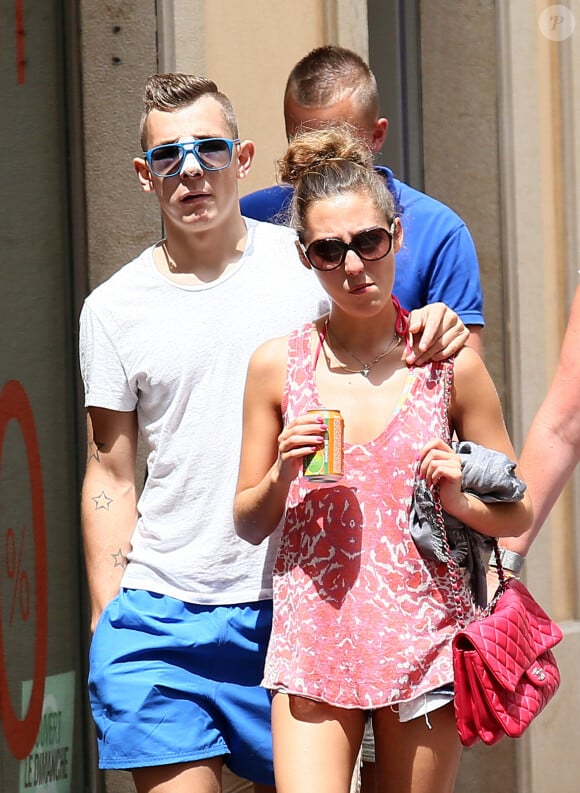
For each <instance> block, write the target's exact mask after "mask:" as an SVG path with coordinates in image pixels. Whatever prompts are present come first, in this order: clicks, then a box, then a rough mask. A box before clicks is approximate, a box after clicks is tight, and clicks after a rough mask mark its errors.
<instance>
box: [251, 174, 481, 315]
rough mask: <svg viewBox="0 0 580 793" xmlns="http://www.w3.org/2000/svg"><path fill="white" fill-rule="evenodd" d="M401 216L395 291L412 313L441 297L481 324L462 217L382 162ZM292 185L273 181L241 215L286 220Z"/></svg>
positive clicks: (473, 261) (472, 255)
mask: <svg viewBox="0 0 580 793" xmlns="http://www.w3.org/2000/svg"><path fill="white" fill-rule="evenodd" d="M377 170H378V171H380V172H381V173H383V174H384V176H385V179H386V180H387V184H388V185H389V189H390V191H391V193H392V194H393V196H394V198H395V203H396V205H397V210H398V211H399V212H400V214H401V222H402V225H403V231H404V240H403V246H402V248H401V250H400V251H399V252H398V253H397V255H396V257H395V258H396V265H397V267H396V273H395V285H394V288H393V292H394V294H395V295H396V296H397V297H398V299H399V301H400V303H401V305H402V306H403V308H406V309H407V310H409V311H411V310H412V309H414V308H421V307H422V306H426V305H427V304H428V303H436V302H438V301H441V302H442V303H446V304H447V305H448V306H449V308H452V309H453V310H454V311H455V312H456V313H457V314H458V315H459V316H460V317H461V319H462V321H463V322H464V323H465V324H466V325H485V322H484V319H483V294H482V290H481V281H480V277H479V263H478V261H477V253H476V251H475V245H474V244H473V239H472V238H471V234H470V233H469V230H468V228H467V226H466V225H465V223H464V222H463V220H462V219H461V218H460V217H459V215H457V214H456V213H455V212H454V211H453V210H452V209H450V208H449V207H448V206H446V205H445V204H442V203H441V202H440V201H437V200H436V199H434V198H431V197H430V196H428V195H425V193H421V192H420V191H419V190H415V189H414V188H413V187H410V186H409V185H407V184H405V183H404V182H401V181H399V180H398V179H395V177H394V176H393V173H392V171H391V170H390V169H389V168H385V167H383V166H377ZM291 197H292V188H291V187H288V186H287V185H275V186H273V187H267V188H265V189H264V190H257V191H256V192H255V193H250V194H249V195H247V196H244V197H243V198H242V199H241V200H240V206H241V210H242V215H245V216H246V217H250V218H255V219H256V220H266V221H270V222H274V223H284V222H285V221H286V210H287V209H288V205H289V203H290V199H291Z"/></svg>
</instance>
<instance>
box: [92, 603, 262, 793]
mask: <svg viewBox="0 0 580 793" xmlns="http://www.w3.org/2000/svg"><path fill="white" fill-rule="evenodd" d="M271 624H272V602H271V601H269V600H265V601H260V602H258V603H249V604H242V605H236V606H198V605H195V604H191V603H183V602H182V601H180V600H175V599H174V598H171V597H167V596H165V595H157V594H154V593H151V592H145V591H141V590H133V589H124V590H121V592H120V594H119V595H118V597H116V598H115V599H114V600H113V601H112V602H111V603H109V605H108V606H107V608H106V609H105V610H104V612H103V614H102V615H101V618H100V620H99V624H98V625H97V629H96V631H95V635H94V637H93V641H92V644H91V650H90V673H89V695H90V700H91V708H92V711H93V717H94V720H95V723H96V726H97V738H98V745H99V766H100V767H101V768H124V769H130V768H144V767H146V766H158V765H167V764H170V763H183V762H191V761H199V760H206V759H209V758H212V757H219V756H223V759H224V762H225V763H226V765H227V766H228V767H229V768H230V769H231V770H232V771H233V772H234V773H235V774H238V775H239V776H241V777H245V778H246V779H250V780H251V781H253V782H258V783H262V784H267V785H273V784H274V773H273V768H272V738H271V731H270V697H269V694H268V692H267V691H266V690H265V689H264V688H261V687H260V682H261V680H262V674H263V670H264V660H265V656H266V649H267V646H268V640H269V637H270V629H271Z"/></svg>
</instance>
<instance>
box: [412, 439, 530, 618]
mask: <svg viewBox="0 0 580 793" xmlns="http://www.w3.org/2000/svg"><path fill="white" fill-rule="evenodd" d="M451 447H452V448H453V451H454V452H456V453H457V454H458V455H459V456H460V457H461V468H462V490H464V491H465V492H467V493H470V494H471V495H474V496H476V497H477V498H480V499H481V500H482V501H485V502H488V503H491V502H497V501H505V502H513V501H521V499H522V498H523V497H524V492H525V490H526V485H525V483H524V482H522V480H521V479H518V477H517V476H516V475H515V473H514V471H515V468H516V464H515V463H514V462H513V461H512V460H510V459H509V457H507V456H506V455H505V454H503V453H502V452H496V451H494V450H493V449H487V448H486V447H485V446H480V445H479V444H477V443H471V442H470V441H459V442H453V443H452V444H451ZM443 519H444V522H445V531H446V534H447V540H448V543H449V549H450V551H451V557H452V559H453V560H454V561H455V563H456V564H458V565H459V566H460V567H464V568H465V569H466V570H467V571H468V573H469V575H470V583H471V589H472V592H473V597H474V600H475V602H476V603H477V605H478V606H481V607H484V606H485V605H486V604H487V583H486V578H485V575H486V573H485V566H484V564H483V561H482V555H483V553H484V552H485V551H486V550H489V549H490V548H491V545H490V544H489V538H488V537H485V536H484V535H483V534H480V533H479V532H477V531H475V530H473V529H470V528H469V526H466V525H465V524H464V523H461V521H459V520H457V519H456V518H454V517H452V516H451V515H448V514H447V513H446V512H445V511H444V512H443ZM409 520H410V530H411V536H412V538H413V540H414V542H415V545H416V546H417V548H418V549H419V552H420V553H421V556H423V557H424V558H425V559H432V560H434V561H438V562H447V561H448V555H447V552H446V549H445V545H444V543H443V538H442V535H441V531H442V528H441V526H440V524H439V521H438V520H437V514H436V512H435V503H434V500H433V493H432V492H431V490H430V488H429V487H428V486H427V483H426V482H425V480H424V479H420V478H419V477H417V479H416V480H415V489H414V494H413V503H412V506H411V515H410V519H409Z"/></svg>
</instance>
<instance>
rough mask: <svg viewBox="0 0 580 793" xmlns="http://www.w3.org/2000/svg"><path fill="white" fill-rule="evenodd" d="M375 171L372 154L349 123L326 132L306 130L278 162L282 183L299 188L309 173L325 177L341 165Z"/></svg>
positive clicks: (324, 130)
mask: <svg viewBox="0 0 580 793" xmlns="http://www.w3.org/2000/svg"><path fill="white" fill-rule="evenodd" d="M345 162H347V163H349V164H350V165H359V166H361V167H362V168H371V167H372V163H373V156H372V152H371V150H370V148H369V146H368V144H367V143H366V142H365V141H364V140H363V139H362V138H361V137H360V134H359V133H357V130H356V128H355V127H353V126H352V125H351V124H347V123H345V122H340V123H335V124H332V125H330V126H327V127H324V128H322V129H313V130H305V131H304V132H301V133H299V134H298V135H296V136H295V137H294V138H292V140H291V141H290V143H289V145H288V149H287V151H286V153H285V154H284V155H283V156H282V157H281V158H280V160H279V161H278V175H279V178H280V179H281V181H283V182H286V183H287V184H290V185H296V184H297V183H298V182H299V181H300V180H301V179H302V178H303V177H304V176H305V175H306V174H313V173H319V174H323V173H324V171H325V170H327V169H328V168H340V164H341V163H345Z"/></svg>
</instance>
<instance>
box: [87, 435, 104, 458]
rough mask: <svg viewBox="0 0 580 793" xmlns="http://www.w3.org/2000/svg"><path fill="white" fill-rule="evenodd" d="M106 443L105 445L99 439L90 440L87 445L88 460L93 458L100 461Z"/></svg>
mask: <svg viewBox="0 0 580 793" xmlns="http://www.w3.org/2000/svg"><path fill="white" fill-rule="evenodd" d="M104 445H105V444H104V443H100V442H99V441H97V440H92V441H89V442H88V446H87V462H88V461H89V460H91V459H92V460H96V461H97V462H98V463H100V462H101V458H100V455H99V453H100V451H101V450H102V448H103V446H104Z"/></svg>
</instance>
